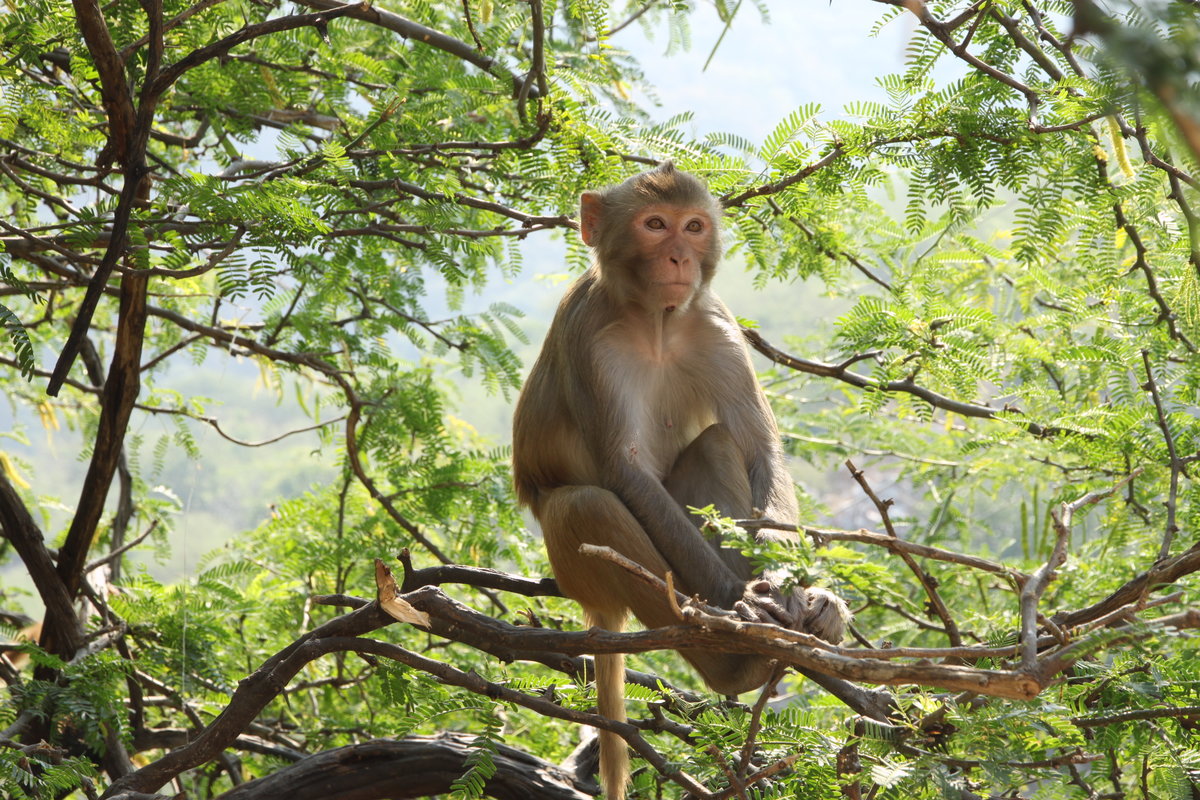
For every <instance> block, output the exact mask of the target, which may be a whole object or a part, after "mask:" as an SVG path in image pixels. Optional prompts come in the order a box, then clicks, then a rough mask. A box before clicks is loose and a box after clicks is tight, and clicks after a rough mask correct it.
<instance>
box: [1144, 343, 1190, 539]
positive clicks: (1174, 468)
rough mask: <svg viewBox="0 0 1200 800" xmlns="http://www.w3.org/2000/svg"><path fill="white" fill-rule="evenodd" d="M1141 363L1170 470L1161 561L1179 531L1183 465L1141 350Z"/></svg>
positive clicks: (1152, 374) (1146, 389)
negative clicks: (1144, 368) (1179, 503)
mask: <svg viewBox="0 0 1200 800" xmlns="http://www.w3.org/2000/svg"><path fill="white" fill-rule="evenodd" d="M1142 363H1143V364H1145V366H1146V382H1145V383H1144V384H1142V389H1144V390H1145V391H1147V392H1149V393H1150V397H1151V399H1152V400H1153V401H1154V412H1155V414H1156V418H1157V420H1158V428H1159V430H1161V431H1162V435H1163V440H1164V441H1166V443H1167V457H1168V458H1169V459H1170V465H1169V466H1170V468H1171V484H1170V488H1169V489H1168V490H1167V500H1166V503H1164V505H1165V506H1166V507H1167V530H1166V532H1165V533H1164V534H1163V541H1162V546H1160V547H1159V549H1158V560H1159V561H1162V560H1163V559H1164V558H1166V557H1167V556H1169V555H1170V554H1171V543H1172V542H1173V541H1174V540H1175V534H1176V532H1178V530H1179V525H1178V524H1177V523H1176V522H1175V505H1176V502H1177V501H1178V498H1179V473H1180V472H1182V471H1183V465H1182V464H1181V463H1180V460H1179V453H1178V451H1176V449H1175V436H1174V435H1173V434H1172V433H1171V426H1170V425H1168V424H1167V412H1166V409H1164V408H1163V401H1162V397H1161V396H1160V395H1159V393H1158V384H1157V383H1155V381H1154V370H1153V369H1151V368H1150V352H1149V351H1148V350H1142Z"/></svg>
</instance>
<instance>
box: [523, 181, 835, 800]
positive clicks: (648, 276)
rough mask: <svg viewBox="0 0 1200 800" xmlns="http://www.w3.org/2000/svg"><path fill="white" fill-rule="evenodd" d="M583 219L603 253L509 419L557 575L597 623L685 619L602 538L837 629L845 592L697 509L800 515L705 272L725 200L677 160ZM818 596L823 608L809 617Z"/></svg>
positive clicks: (717, 588)
mask: <svg viewBox="0 0 1200 800" xmlns="http://www.w3.org/2000/svg"><path fill="white" fill-rule="evenodd" d="M580 223H581V224H580V229H581V233H582V235H583V239H584V241H585V242H586V243H587V244H589V245H590V246H591V247H593V249H594V251H595V255H596V258H595V261H594V262H593V265H592V267H591V268H590V269H589V270H588V271H587V272H586V273H585V274H584V275H583V276H581V277H580V278H579V279H578V280H577V281H576V282H575V283H574V284H573V285H572V286H571V288H570V289H569V290H568V291H567V293H566V295H565V296H564V297H563V299H562V302H561V303H560V304H559V307H558V311H557V313H556V314H555V317H554V321H553V323H552V324H551V326H550V331H549V333H548V334H547V336H546V342H545V344H544V345H543V348H542V353H541V355H540V356H539V358H538V360H537V362H536V363H535V364H534V367H533V370H532V371H531V373H530V375H529V378H528V380H527V381H526V383H525V388H524V390H523V391H522V394H521V398H520V400H519V401H518V403H517V410H516V414H515V416H514V420H513V474H514V478H515V482H516V489H517V495H518V497H519V499H520V500H521V502H522V503H525V504H527V505H528V506H529V507H530V508H531V509H532V510H533V513H534V516H535V517H537V519H538V521H539V522H540V523H541V527H542V532H543V535H544V537H545V540H546V549H547V552H548V554H549V556H550V563H551V565H552V566H553V568H554V574H555V577H556V578H557V579H558V583H559V586H560V588H561V589H562V590H563V592H564V593H565V594H566V595H567V596H568V597H571V598H574V599H575V600H577V601H578V602H579V603H580V604H581V605H582V606H583V608H584V611H585V614H586V616H587V619H588V622H589V624H591V625H595V626H598V627H603V628H607V629H609V630H615V631H619V630H621V629H622V628H623V627H624V622H625V618H626V616H627V613H628V611H630V610H632V611H633V613H634V614H635V615H636V616H637V618H638V619H639V620H641V622H642V623H643V624H644V625H646V626H647V627H657V626H661V625H669V624H672V623H673V622H674V621H675V620H674V618H673V616H672V612H671V610H670V608H669V606H668V605H667V602H666V599H665V598H664V597H663V596H662V595H661V594H659V593H656V592H652V591H650V590H649V589H647V588H646V587H644V586H642V585H641V584H640V583H638V582H637V581H634V580H631V579H630V578H629V577H628V576H627V575H626V574H624V573H623V572H621V570H619V569H618V568H616V567H615V566H613V565H611V564H609V563H607V562H602V561H598V560H597V559H592V558H586V557H584V556H582V555H580V553H579V545H581V544H584V543H589V544H596V545H607V546H609V547H612V548H613V549H615V550H617V551H619V552H621V553H623V554H624V555H626V556H628V557H629V558H632V559H633V560H635V561H637V562H638V563H640V564H642V565H643V566H644V567H646V568H647V569H650V570H651V571H652V572H654V573H656V574H658V575H660V576H662V575H665V574H666V572H667V571H671V572H672V573H673V574H674V577H675V581H676V585H677V586H678V587H679V588H680V589H681V590H682V591H684V592H687V593H694V594H699V595H700V596H701V597H704V598H706V599H707V600H708V601H709V602H712V603H714V604H716V605H719V606H723V607H725V608H734V607H737V608H738V609H739V611H740V612H741V613H743V614H745V615H747V616H751V617H755V618H761V619H770V620H774V621H778V622H781V623H783V624H789V625H792V626H794V627H798V628H803V629H808V630H815V631H819V632H821V633H822V634H823V635H826V636H827V637H828V638H830V639H831V640H840V639H841V629H842V624H843V622H842V621H843V617H844V614H845V607H844V605H843V604H842V603H841V601H840V600H837V598H835V597H833V596H832V595H828V596H827V597H828V598H832V599H827V597H826V595H827V593H824V594H822V595H821V601H820V602H814V603H811V604H810V602H809V596H810V595H809V593H808V592H806V591H804V590H797V591H796V592H793V593H789V594H788V595H787V596H783V595H781V594H780V592H779V591H778V590H777V589H776V588H775V586H774V583H773V582H772V581H770V579H769V576H768V578H767V580H764V579H763V578H762V577H755V576H754V575H752V573H751V569H750V565H749V563H748V562H747V561H746V559H745V558H743V557H742V556H741V555H740V554H739V553H736V552H734V551H731V550H725V549H722V548H721V547H720V543H719V542H715V541H706V540H705V539H704V537H703V536H702V534H701V533H700V531H699V530H698V529H697V525H698V521H697V520H695V519H693V518H691V517H690V516H689V514H688V513H687V511H686V507H687V506H689V505H691V506H706V505H709V504H714V505H716V506H717V508H718V509H720V510H721V511H722V513H724V514H726V515H727V516H732V517H738V518H745V517H749V516H751V515H752V514H753V512H754V511H756V510H761V511H762V512H763V513H764V514H765V515H766V516H768V517H770V518H771V519H775V520H779V521H783V522H795V521H796V516H797V511H796V501H795V494H794V490H793V488H792V483H791V479H790V477H789V476H788V474H787V472H786V470H785V468H784V465H783V457H782V452H781V448H780V444H779V434H778V431H777V429H776V425H775V418H774V416H773V415H772V413H771V410H770V407H769V406H768V405H767V401H766V398H765V397H764V395H763V393H762V389H761V388H760V387H759V385H758V381H757V378H756V376H755V374H754V369H753V366H752V365H751V363H750V358H749V354H748V353H747V351H746V346H745V344H744V342H743V340H742V336H741V332H740V330H739V328H738V326H737V323H736V322H735V321H734V319H733V317H732V315H730V313H729V311H728V310H727V309H726V308H725V306H724V305H723V304H722V303H721V301H720V300H719V299H718V298H717V297H716V296H715V295H714V294H713V293H712V292H711V291H710V289H709V282H710V281H711V280H712V276H713V273H714V272H715V270H716V263H717V260H718V258H719V256H720V238H719V235H718V226H719V223H720V206H719V205H718V203H717V202H716V201H715V200H714V199H713V198H712V196H711V195H710V194H709V193H708V190H707V189H706V188H705V187H704V185H703V183H701V182H700V181H699V180H697V179H696V178H695V177H693V176H691V175H688V174H687V173H683V172H680V171H678V170H676V169H675V168H674V166H673V165H671V164H666V165H664V166H661V167H659V168H658V169H655V170H652V171H650V172H646V173H642V174H641V175H637V176H634V177H633V178H630V179H629V180H627V181H625V182H624V183H622V184H619V185H618V186H614V187H610V188H608V189H605V190H601V191H598V192H587V193H585V194H584V195H583V197H582V198H581V214H580ZM764 535H775V534H764ZM814 598H815V595H814ZM810 606H811V607H812V608H813V609H819V610H821V612H822V618H821V619H820V620H808V619H807V616H808V611H809V608H810ZM682 655H683V656H684V657H685V658H686V659H687V660H688V661H689V662H690V663H691V664H692V665H693V666H694V667H695V668H696V669H697V671H698V672H699V673H700V674H701V676H702V677H703V678H704V680H705V681H706V682H707V683H708V684H709V685H710V686H711V687H712V688H714V689H715V690H717V691H719V692H721V693H724V694H737V693H741V692H744V691H748V690H750V689H754V688H756V687H758V686H761V685H762V684H763V682H765V681H766V679H767V677H768V676H769V673H770V670H771V665H770V663H769V662H768V661H766V660H765V659H763V658H761V657H755V656H746V655H736V654H724V653H713V652H707V651H701V650H684V651H682ZM596 661H597V694H598V698H599V710H600V713H601V714H604V715H605V716H608V717H610V718H612V719H616V720H624V719H625V707H624V696H623V695H624V692H623V676H624V666H623V664H624V658H623V656H621V655H600V656H597V658H596ZM600 743H601V775H602V779H603V781H604V783H605V789H606V792H607V796H608V798H609V800H621V798H623V797H624V794H625V783H626V781H627V778H628V754H627V753H626V748H625V746H624V743H623V742H622V741H621V739H620V738H619V737H617V736H616V735H615V734H611V733H606V732H602V733H601V740H600Z"/></svg>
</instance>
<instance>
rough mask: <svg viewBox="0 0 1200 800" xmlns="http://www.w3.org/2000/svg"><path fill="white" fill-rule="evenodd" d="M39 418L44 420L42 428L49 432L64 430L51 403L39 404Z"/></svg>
mask: <svg viewBox="0 0 1200 800" xmlns="http://www.w3.org/2000/svg"><path fill="white" fill-rule="evenodd" d="M37 410H38V416H39V417H41V419H42V427H43V428H45V429H47V430H53V431H57V430H62V428H60V427H59V424H58V415H57V414H55V413H54V406H52V405H50V404H49V403H46V402H42V403H38V407H37Z"/></svg>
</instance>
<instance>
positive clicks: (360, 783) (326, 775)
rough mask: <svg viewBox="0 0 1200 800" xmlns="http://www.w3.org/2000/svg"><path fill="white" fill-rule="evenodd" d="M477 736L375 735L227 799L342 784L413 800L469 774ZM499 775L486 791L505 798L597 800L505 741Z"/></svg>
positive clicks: (252, 799) (345, 795) (346, 795)
mask: <svg viewBox="0 0 1200 800" xmlns="http://www.w3.org/2000/svg"><path fill="white" fill-rule="evenodd" d="M474 740H475V737H474V736H472V735H470V734H466V733H452V732H445V733H441V734H438V735H437V736H409V737H406V738H404V739H400V740H398V741H393V740H390V739H375V740H373V741H369V742H363V743H361V744H354V745H350V746H348V747H339V748H336V749H334V750H327V751H325V752H323V753H318V754H317V755H313V756H309V757H308V758H305V759H304V760H303V761H300V762H298V763H296V764H293V765H291V766H288V767H284V768H283V769H281V770H278V771H277V772H274V773H272V774H270V775H268V776H266V777H264V778H259V779H258V780H253V781H250V782H248V783H244V784H242V785H241V786H238V787H236V788H235V789H233V790H231V791H228V792H226V793H225V794H222V795H220V796H219V797H220V800H276V798H281V797H286V798H288V800H327V798H329V797H330V796H331V790H330V787H331V786H332V785H336V786H337V790H336V794H337V797H339V798H342V799H343V800H350V799H351V798H352V800H385V799H386V800H408V798H417V797H432V796H435V795H448V794H450V791H451V784H452V783H453V782H454V781H455V779H457V778H459V777H460V776H461V775H462V774H463V772H464V771H465V767H464V762H465V761H466V758H467V756H468V755H469V754H470V753H471V752H472V751H473V750H474V749H475V747H474V746H473V743H474ZM492 762H493V763H494V764H495V766H496V772H495V774H494V775H493V776H492V777H491V778H489V779H488V781H487V784H486V786H485V788H484V795H485V796H487V797H494V798H497V800H591V794H590V793H588V792H585V791H583V790H581V788H580V787H579V786H578V785H577V784H576V783H575V781H574V779H573V777H572V776H571V775H569V774H568V773H566V772H564V771H563V770H562V769H560V768H559V767H557V766H556V765H554V764H551V763H549V762H547V761H543V760H541V759H540V758H535V757H534V756H532V755H530V754H528V753H525V752H523V751H521V750H517V749H516V748H514V747H509V746H508V745H506V744H497V745H496V751H495V753H494V754H493V756H492Z"/></svg>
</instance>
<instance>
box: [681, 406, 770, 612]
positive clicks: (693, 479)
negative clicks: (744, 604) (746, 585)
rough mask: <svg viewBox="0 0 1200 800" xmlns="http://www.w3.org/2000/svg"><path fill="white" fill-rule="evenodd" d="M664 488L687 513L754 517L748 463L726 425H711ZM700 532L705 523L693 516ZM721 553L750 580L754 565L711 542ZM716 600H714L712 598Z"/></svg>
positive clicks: (685, 452)
mask: <svg viewBox="0 0 1200 800" xmlns="http://www.w3.org/2000/svg"><path fill="white" fill-rule="evenodd" d="M663 485H664V486H665V487H666V489H667V491H668V492H669V493H670V494H671V497H673V498H675V502H676V503H678V504H679V505H680V507H682V508H683V509H684V510H686V509H687V508H688V507H689V506H690V507H692V508H704V507H705V506H707V505H712V506H715V507H716V509H717V511H718V512H719V513H720V514H721V516H724V517H729V518H731V519H749V518H750V517H751V516H753V514H754V495H753V492H752V491H751V489H750V476H749V475H748V474H747V472H746V462H745V459H744V458H743V457H742V454H741V452H740V451H739V450H738V448H737V444H736V443H735V442H734V441H733V435H732V434H730V432H729V429H728V428H726V427H725V426H724V425H722V424H720V423H717V424H715V425H710V426H708V427H707V428H705V429H704V431H703V432H702V433H701V434H700V435H699V436H697V437H696V438H695V439H694V440H693V441H692V443H691V444H689V445H688V446H687V447H686V448H684V450H683V452H682V453H680V454H679V457H678V458H676V459H675V464H674V465H673V466H672V467H671V472H670V474H669V475H667V477H666V480H664V481H663ZM691 520H692V522H693V523H695V525H696V527H697V528H699V527H700V526H701V525H702V524H703V523H704V520H703V519H702V518H701V517H699V516H695V515H692V516H691ZM709 541H710V542H711V543H712V545H713V546H714V547H716V548H718V550H720V553H721V559H722V560H723V561H724V562H725V563H726V564H728V565H729V568H730V569H732V570H733V571H734V573H735V574H737V576H738V577H739V578H741V579H742V580H750V577H751V575H752V569H751V567H750V561H749V559H747V558H746V557H745V556H743V555H742V554H741V553H740V552H738V551H735V550H725V549H721V541H720V539H719V538H718V537H717V536H716V535H714V536H712V537H710V538H709ZM709 599H713V598H709Z"/></svg>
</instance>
